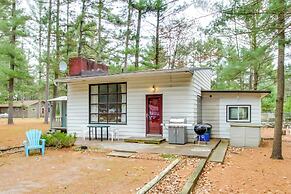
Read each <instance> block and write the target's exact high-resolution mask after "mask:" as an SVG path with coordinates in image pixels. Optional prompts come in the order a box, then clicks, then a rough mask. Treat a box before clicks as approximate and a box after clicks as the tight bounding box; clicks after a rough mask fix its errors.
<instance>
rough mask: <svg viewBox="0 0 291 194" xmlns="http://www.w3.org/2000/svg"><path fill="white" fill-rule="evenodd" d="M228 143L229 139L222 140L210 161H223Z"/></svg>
mask: <svg viewBox="0 0 291 194" xmlns="http://www.w3.org/2000/svg"><path fill="white" fill-rule="evenodd" d="M228 143H229V142H228V141H227V140H221V141H220V143H219V144H218V146H217V147H216V148H215V149H214V150H213V152H212V154H211V156H210V158H209V161H211V162H219V163H223V161H224V157H225V154H226V151H227V147H228Z"/></svg>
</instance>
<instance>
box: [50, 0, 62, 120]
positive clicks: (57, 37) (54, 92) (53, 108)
mask: <svg viewBox="0 0 291 194" xmlns="http://www.w3.org/2000/svg"><path fill="white" fill-rule="evenodd" d="M59 63H60V0H57V16H56V64H55V68H54V79H55V80H56V79H58V78H59ZM56 97H58V87H57V85H55V84H53V98H56ZM51 111H52V113H51V117H52V118H55V116H56V102H53V103H52V110H51Z"/></svg>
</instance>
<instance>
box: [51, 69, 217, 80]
mask: <svg viewBox="0 0 291 194" xmlns="http://www.w3.org/2000/svg"><path fill="white" fill-rule="evenodd" d="M199 70H211V68H197V67H194V68H193V67H192V68H188V67H185V68H180V69H158V70H144V71H136V72H125V73H116V74H109V75H98V76H96V75H95V76H68V77H66V78H62V79H57V80H55V82H59V83H67V82H74V81H85V80H90V79H96V78H114V77H115V78H119V77H120V78H125V77H135V76H137V77H138V76H152V75H158V74H179V73H186V74H192V75H193V73H194V71H199Z"/></svg>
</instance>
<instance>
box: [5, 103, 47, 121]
mask: <svg viewBox="0 0 291 194" xmlns="http://www.w3.org/2000/svg"><path fill="white" fill-rule="evenodd" d="M3 113H8V104H0V114H3ZM43 116H44V101H39V100H24V101H14V102H13V117H14V118H39V117H43Z"/></svg>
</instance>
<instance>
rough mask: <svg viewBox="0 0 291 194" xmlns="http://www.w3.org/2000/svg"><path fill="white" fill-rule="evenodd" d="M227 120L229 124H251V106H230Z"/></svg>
mask: <svg viewBox="0 0 291 194" xmlns="http://www.w3.org/2000/svg"><path fill="white" fill-rule="evenodd" d="M226 110H227V118H226V120H227V121H229V122H251V106H250V105H229V106H226Z"/></svg>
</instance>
